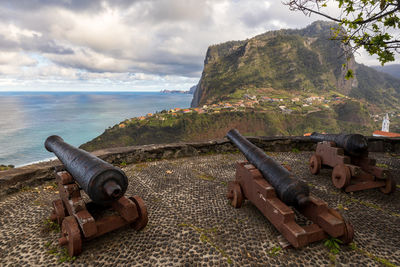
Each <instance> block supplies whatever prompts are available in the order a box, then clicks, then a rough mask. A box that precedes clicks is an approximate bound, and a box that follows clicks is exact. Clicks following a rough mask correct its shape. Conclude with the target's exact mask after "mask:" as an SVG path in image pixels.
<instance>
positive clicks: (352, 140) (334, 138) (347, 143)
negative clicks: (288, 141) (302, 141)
mask: <svg viewBox="0 0 400 267" xmlns="http://www.w3.org/2000/svg"><path fill="white" fill-rule="evenodd" d="M310 138H311V140H313V141H314V142H324V141H326V142H334V143H335V144H336V146H338V147H341V148H343V149H344V151H346V153H348V154H349V155H353V156H360V155H363V154H365V153H368V141H367V138H365V136H363V135H361V134H320V133H317V132H313V133H312V134H311V135H310Z"/></svg>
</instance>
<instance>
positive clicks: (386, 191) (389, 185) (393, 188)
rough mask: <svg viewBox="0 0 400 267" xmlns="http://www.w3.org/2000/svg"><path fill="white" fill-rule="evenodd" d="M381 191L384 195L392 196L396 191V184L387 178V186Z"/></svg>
mask: <svg viewBox="0 0 400 267" xmlns="http://www.w3.org/2000/svg"><path fill="white" fill-rule="evenodd" d="M379 189H380V190H381V192H382V193H384V194H391V193H393V192H394V191H396V182H395V181H394V180H393V179H392V178H387V179H386V184H385V186H382V187H381V188H379Z"/></svg>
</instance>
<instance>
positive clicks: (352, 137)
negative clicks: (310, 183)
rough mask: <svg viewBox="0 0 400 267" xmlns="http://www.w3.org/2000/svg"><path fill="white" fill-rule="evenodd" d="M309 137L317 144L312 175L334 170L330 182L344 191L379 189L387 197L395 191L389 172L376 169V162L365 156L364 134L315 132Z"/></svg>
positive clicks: (311, 168) (313, 156)
mask: <svg viewBox="0 0 400 267" xmlns="http://www.w3.org/2000/svg"><path fill="white" fill-rule="evenodd" d="M310 137H311V140H313V141H315V142H318V144H317V148H316V150H315V153H314V155H312V156H311V158H310V171H311V173H312V174H315V175H316V174H318V173H319V172H320V170H321V168H327V167H330V168H333V170H332V176H331V177H332V183H333V184H334V185H335V186H336V187H337V188H341V189H344V190H345V191H346V192H354V191H359V190H365V189H372V188H380V190H381V191H382V192H383V193H385V194H390V193H393V192H394V191H395V190H396V183H395V181H394V179H393V177H392V174H391V172H390V171H389V170H385V169H382V168H380V167H378V166H376V160H375V159H373V158H370V157H369V156H368V141H367V138H365V137H364V136H363V135H361V134H319V133H315V132H314V133H312V134H311V136H310Z"/></svg>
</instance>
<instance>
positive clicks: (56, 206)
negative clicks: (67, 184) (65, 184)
mask: <svg viewBox="0 0 400 267" xmlns="http://www.w3.org/2000/svg"><path fill="white" fill-rule="evenodd" d="M52 204H53V212H52V214H51V216H50V219H51V220H52V221H56V222H57V223H58V224H59V225H61V223H62V221H63V220H64V218H65V208H64V203H63V202H62V200H61V199H57V200H54V201H53V203H52Z"/></svg>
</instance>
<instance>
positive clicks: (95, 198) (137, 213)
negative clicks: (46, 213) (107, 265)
mask: <svg viewBox="0 0 400 267" xmlns="http://www.w3.org/2000/svg"><path fill="white" fill-rule="evenodd" d="M45 147H46V149H47V150H49V151H51V152H54V153H55V154H56V155H57V157H58V158H59V159H60V161H61V162H62V163H63V164H64V167H65V169H66V171H58V172H56V182H57V184H58V190H59V195H60V199H57V200H54V201H53V203H52V204H53V211H52V214H51V216H50V219H51V220H53V221H55V222H57V223H58V224H60V225H61V235H62V236H61V238H60V239H59V244H60V245H61V246H66V247H67V250H68V254H69V255H70V256H76V255H79V254H80V253H81V251H82V241H83V240H90V239H93V238H95V237H98V236H101V235H103V234H105V233H108V232H111V231H113V230H116V229H118V228H121V227H123V226H125V225H131V226H132V227H133V228H134V229H136V230H141V229H142V228H144V227H145V226H146V225H147V221H148V214H147V208H146V205H145V203H144V201H143V200H142V199H141V198H140V197H139V196H134V197H125V196H124V193H125V191H126V189H127V186H128V179H127V177H126V175H125V174H124V172H123V171H122V170H120V169H119V168H116V167H114V166H113V165H111V164H109V163H107V162H105V161H103V160H101V159H99V158H97V157H95V156H93V155H91V154H90V153H88V152H86V151H84V150H81V149H78V148H75V147H73V146H71V145H69V144H67V143H65V142H64V140H63V139H62V138H61V137H58V136H50V137H49V138H48V139H47V140H46V142H45ZM81 189H83V190H84V191H85V192H86V193H87V194H88V196H89V197H90V198H91V201H84V198H83V197H82V195H81Z"/></svg>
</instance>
